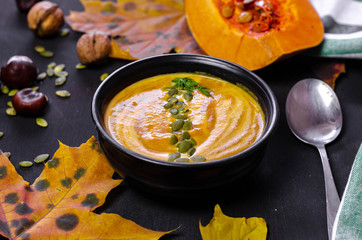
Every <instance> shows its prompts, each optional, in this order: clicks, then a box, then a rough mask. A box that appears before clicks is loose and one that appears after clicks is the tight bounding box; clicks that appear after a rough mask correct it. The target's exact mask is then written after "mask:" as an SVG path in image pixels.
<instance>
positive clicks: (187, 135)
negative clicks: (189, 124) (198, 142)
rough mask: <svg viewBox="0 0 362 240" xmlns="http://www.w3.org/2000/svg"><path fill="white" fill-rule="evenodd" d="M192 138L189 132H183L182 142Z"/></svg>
mask: <svg viewBox="0 0 362 240" xmlns="http://www.w3.org/2000/svg"><path fill="white" fill-rule="evenodd" d="M190 138H191V136H190V133H189V132H182V134H181V141H182V140H189V139H190Z"/></svg>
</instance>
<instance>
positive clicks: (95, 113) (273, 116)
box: [91, 53, 279, 168]
mask: <svg viewBox="0 0 362 240" xmlns="http://www.w3.org/2000/svg"><path fill="white" fill-rule="evenodd" d="M175 56H176V57H180V58H181V57H184V58H200V59H203V60H209V61H210V60H212V61H217V62H220V63H223V64H227V65H230V66H232V67H234V68H240V69H242V70H243V71H245V72H246V73H247V74H249V75H250V76H251V78H253V79H254V80H256V81H257V84H256V85H257V86H258V87H259V88H261V89H262V90H264V92H265V93H266V95H267V96H268V98H267V99H268V100H267V102H268V103H269V104H270V105H271V108H270V117H269V124H268V126H265V128H264V130H263V132H262V134H261V136H259V138H257V139H256V141H255V142H253V144H252V145H250V146H249V147H247V148H246V149H244V150H242V151H241V152H238V153H236V154H234V155H231V156H228V157H224V158H220V159H215V160H211V161H204V162H193V163H186V162H170V161H167V160H161V159H156V158H152V157H148V156H145V155H142V154H140V153H137V152H135V151H132V150H130V149H128V148H126V147H124V146H122V145H121V144H120V143H119V142H117V141H116V140H115V139H114V138H113V137H112V136H111V135H110V133H109V132H108V131H107V130H106V129H105V127H103V125H102V124H101V122H100V120H99V117H101V116H100V115H102V114H101V113H100V109H99V110H98V104H97V103H98V102H99V101H101V96H100V92H101V90H102V88H104V87H105V86H106V85H107V84H108V82H110V81H111V79H112V78H113V76H115V75H117V74H118V72H120V71H122V70H124V69H127V68H132V67H134V66H135V65H137V64H139V63H140V62H142V63H143V62H148V61H157V59H160V58H161V59H162V58H174V57H175ZM140 80H142V79H140ZM140 80H139V81H140ZM225 81H226V80H225ZM91 115H92V119H93V122H94V124H95V126H96V129H97V131H98V134H101V135H102V137H103V138H105V139H106V140H107V141H108V142H109V143H110V144H111V145H112V146H113V147H115V148H116V149H117V150H120V151H123V152H126V153H127V154H128V155H131V156H133V157H135V158H137V159H140V160H142V161H145V162H147V163H149V164H156V165H162V166H164V167H176V168H197V167H201V166H214V165H223V164H226V163H230V162H231V161H238V160H239V159H240V158H241V157H242V156H248V155H249V154H251V153H253V152H254V151H256V150H257V149H258V146H259V145H263V144H265V143H266V141H267V139H268V138H269V137H270V135H272V134H273V133H274V131H275V130H276V127H277V123H278V119H279V106H278V104H277V99H276V96H275V94H274V92H273V91H272V89H271V88H270V87H269V85H268V84H267V83H266V82H265V81H264V80H263V79H261V78H260V77H259V76H258V75H256V74H255V73H253V72H252V71H250V70H248V69H246V68H244V67H242V66H241V65H238V64H236V63H233V62H230V61H227V60H224V59H221V58H217V57H212V56H209V55H200V54H192V53H168V54H163V55H155V56H151V57H147V58H142V59H139V60H135V61H133V62H130V63H127V64H125V65H123V66H121V67H119V68H118V69H116V70H114V71H113V72H112V73H111V74H110V75H109V76H108V77H107V78H106V79H105V80H104V81H103V82H102V83H101V84H100V85H99V86H98V88H97V89H96V91H95V93H94V95H93V98H92V103H91Z"/></svg>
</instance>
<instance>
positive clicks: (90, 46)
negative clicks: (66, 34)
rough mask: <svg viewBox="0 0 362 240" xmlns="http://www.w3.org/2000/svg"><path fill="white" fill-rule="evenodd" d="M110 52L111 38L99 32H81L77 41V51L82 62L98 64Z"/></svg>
mask: <svg viewBox="0 0 362 240" xmlns="http://www.w3.org/2000/svg"><path fill="white" fill-rule="evenodd" d="M110 52H111V40H109V38H108V36H107V35H105V34H103V33H100V32H92V33H85V34H83V35H82V36H81V37H80V38H79V40H78V42H77V53H78V57H79V59H80V61H81V62H82V64H85V65H90V64H99V63H101V61H102V60H103V59H105V58H106V57H108V54H109V53H110Z"/></svg>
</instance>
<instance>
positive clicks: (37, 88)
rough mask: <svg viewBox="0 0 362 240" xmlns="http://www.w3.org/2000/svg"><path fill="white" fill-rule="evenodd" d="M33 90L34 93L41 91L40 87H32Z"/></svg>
mask: <svg viewBox="0 0 362 240" xmlns="http://www.w3.org/2000/svg"><path fill="white" fill-rule="evenodd" d="M31 89H33V90H34V91H38V90H39V87H38V86H34V87H32V88H31Z"/></svg>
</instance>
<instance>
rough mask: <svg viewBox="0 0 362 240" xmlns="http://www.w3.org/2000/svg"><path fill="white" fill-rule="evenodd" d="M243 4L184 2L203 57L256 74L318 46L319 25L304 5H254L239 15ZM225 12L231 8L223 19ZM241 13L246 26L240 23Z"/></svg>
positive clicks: (301, 0)
mask: <svg viewBox="0 0 362 240" xmlns="http://www.w3.org/2000/svg"><path fill="white" fill-rule="evenodd" d="M243 2H248V1H246V0H244V1H243V0H241V1H237V0H198V1H194V0H186V16H187V21H188V24H189V27H190V30H191V31H192V33H193V36H194V38H195V40H196V41H197V42H198V44H199V45H200V47H201V48H202V49H203V50H204V51H205V52H206V53H207V54H208V55H211V56H214V57H219V58H223V59H226V60H229V61H232V62H235V63H237V64H240V65H241V66H243V67H245V68H247V69H249V70H257V69H260V68H263V67H265V66H267V65H269V64H271V63H273V62H274V61H276V60H277V59H279V58H281V57H282V56H284V55H288V54H290V53H293V52H296V51H300V50H303V49H307V48H310V47H313V46H316V45H318V44H319V43H320V42H321V41H322V40H323V34H324V29H323V25H322V21H321V19H320V18H319V15H318V14H317V12H316V11H315V10H314V8H313V6H312V5H311V4H310V3H309V1H308V0H287V1H281V0H265V1H260V0H258V1H251V3H249V4H243V5H244V7H243V9H241V8H240V7H238V6H239V5H238V4H240V3H243ZM225 6H233V14H232V16H231V17H225V16H224V15H223V11H222V9H223V8H224V7H225ZM259 6H261V7H259ZM242 12H249V13H251V14H252V16H253V18H252V20H251V21H249V22H246V23H241V22H240V21H239V19H238V17H239V16H240V14H241V13H242ZM258 26H259V27H258Z"/></svg>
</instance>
